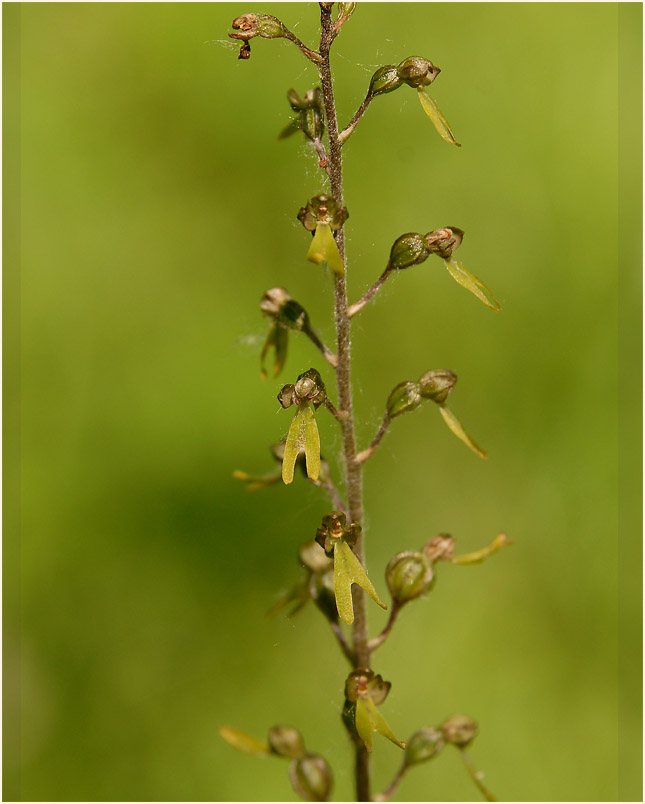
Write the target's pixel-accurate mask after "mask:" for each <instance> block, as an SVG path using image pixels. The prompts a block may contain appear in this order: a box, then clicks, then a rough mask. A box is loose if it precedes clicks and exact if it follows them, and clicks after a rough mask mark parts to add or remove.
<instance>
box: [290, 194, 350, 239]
mask: <svg viewBox="0 0 645 804" xmlns="http://www.w3.org/2000/svg"><path fill="white" fill-rule="evenodd" d="M348 217H349V213H348V212H347V209H346V208H345V207H343V208H342V209H338V207H337V205H336V202H335V201H334V199H333V198H332V197H331V196H329V195H325V194H324V193H321V194H320V195H316V196H314V197H313V198H311V199H309V201H308V202H307V204H306V205H305V206H304V207H301V208H300V210H299V211H298V220H299V221H300V223H301V224H302V225H303V226H304V227H305V229H306V230H307V231H308V232H314V231H316V226H317V225H318V224H319V223H326V224H327V225H328V226H329V227H330V228H331V229H332V230H333V231H337V230H338V229H340V228H341V226H342V225H343V224H344V223H345V221H346V220H347V218H348Z"/></svg>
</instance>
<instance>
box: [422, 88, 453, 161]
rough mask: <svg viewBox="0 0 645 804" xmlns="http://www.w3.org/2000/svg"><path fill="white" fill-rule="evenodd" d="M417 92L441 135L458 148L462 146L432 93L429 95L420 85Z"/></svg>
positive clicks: (424, 109) (425, 110) (424, 108)
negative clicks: (433, 98) (431, 95)
mask: <svg viewBox="0 0 645 804" xmlns="http://www.w3.org/2000/svg"><path fill="white" fill-rule="evenodd" d="M417 92H418V94H419V100H420V101H421V106H422V107H423V111H424V112H425V113H426V114H427V115H428V117H429V118H430V120H431V121H432V125H433V126H434V127H435V128H436V129H437V132H438V133H439V136H440V137H441V138H442V139H444V140H445V141H446V142H450V143H452V145H456V146H457V147H458V148H461V143H460V142H457V140H456V139H455V135H454V134H453V133H452V130H451V128H450V126H449V125H448V121H447V120H446V118H445V117H444V116H443V115H442V114H441V112H440V111H439V107H438V106H437V104H436V103H435V102H434V101H433V100H432V98H431V97H430V95H428V93H427V92H426V91H425V89H424V88H423V87H419V88H418V90H417Z"/></svg>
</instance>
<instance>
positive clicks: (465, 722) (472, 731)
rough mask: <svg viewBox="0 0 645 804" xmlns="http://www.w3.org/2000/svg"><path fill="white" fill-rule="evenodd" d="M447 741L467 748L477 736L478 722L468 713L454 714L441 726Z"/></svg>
mask: <svg viewBox="0 0 645 804" xmlns="http://www.w3.org/2000/svg"><path fill="white" fill-rule="evenodd" d="M439 728H440V729H441V731H442V732H443V736H444V737H445V739H446V742H448V743H452V744H453V745H456V746H458V747H459V748H465V747H466V746H467V745H468V744H469V743H471V742H472V741H473V740H474V739H475V737H477V723H475V721H474V720H473V719H472V718H471V717H466V715H453V716H452V717H449V718H448V719H447V720H444V722H443V723H442V724H441V726H440V727H439Z"/></svg>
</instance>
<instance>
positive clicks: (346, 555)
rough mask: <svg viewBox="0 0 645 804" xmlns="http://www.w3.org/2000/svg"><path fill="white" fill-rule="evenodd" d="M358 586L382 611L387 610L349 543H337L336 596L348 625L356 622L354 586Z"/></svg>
mask: <svg viewBox="0 0 645 804" xmlns="http://www.w3.org/2000/svg"><path fill="white" fill-rule="evenodd" d="M353 583H356V584H358V585H359V586H360V587H361V588H362V589H364V590H365V591H366V592H367V594H368V595H369V596H370V597H371V598H372V600H374V602H375V603H378V605H379V606H380V607H381V608H382V609H386V608H387V606H386V605H385V603H381V601H380V600H379V598H378V595H377V594H376V590H375V589H374V587H373V586H372V582H371V581H370V579H369V578H368V577H367V575H366V573H365V570H364V569H363V567H362V566H361V563H360V561H359V560H358V559H357V558H356V556H355V555H354V553H352V549H351V547H350V546H349V545H348V544H347V542H337V543H336V544H335V545H334V591H335V595H336V608H337V609H338V614H339V615H340V618H341V620H342V621H343V622H344V623H347V625H351V624H352V623H353V622H354V607H353V605H352V584H353Z"/></svg>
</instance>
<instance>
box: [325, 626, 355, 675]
mask: <svg viewBox="0 0 645 804" xmlns="http://www.w3.org/2000/svg"><path fill="white" fill-rule="evenodd" d="M329 624H330V625H331V630H332V631H333V632H334V636H335V637H336V639H337V640H338V644H339V645H340V649H341V650H342V651H343V653H344V655H345V658H347V659H348V660H349V663H350V664H351V666H352V667H353V666H354V652H353V651H352V649H351V648H350V647H349V645H348V643H347V640H346V639H345V634H343V629H342V628H341V627H340V625H339V624H338V623H335V622H330V623H329Z"/></svg>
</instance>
